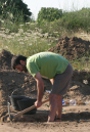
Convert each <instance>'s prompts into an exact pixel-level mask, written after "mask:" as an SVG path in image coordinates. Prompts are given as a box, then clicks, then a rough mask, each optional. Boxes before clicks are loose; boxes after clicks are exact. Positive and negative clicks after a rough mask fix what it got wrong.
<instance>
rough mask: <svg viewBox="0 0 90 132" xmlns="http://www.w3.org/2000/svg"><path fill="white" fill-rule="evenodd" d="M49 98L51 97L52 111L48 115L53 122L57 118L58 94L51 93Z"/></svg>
mask: <svg viewBox="0 0 90 132" xmlns="http://www.w3.org/2000/svg"><path fill="white" fill-rule="evenodd" d="M49 99H50V112H49V115H48V122H53V121H54V119H55V115H56V110H57V95H55V94H50V95H49Z"/></svg>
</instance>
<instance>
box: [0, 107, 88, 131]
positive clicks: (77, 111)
mask: <svg viewBox="0 0 90 132" xmlns="http://www.w3.org/2000/svg"><path fill="white" fill-rule="evenodd" d="M45 108H46V110H45ZM47 116H48V108H47V107H46V105H43V106H41V108H39V109H38V110H37V113H36V114H34V115H27V116H22V117H19V118H18V119H16V120H15V121H13V122H7V123H0V132H20V131H22V132H42V131H43V132H59V131H60V132H76V131H77V132H90V105H82V106H77V105H76V106H64V107H63V115H62V121H61V122H54V123H47Z"/></svg>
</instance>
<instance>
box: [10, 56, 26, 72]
mask: <svg viewBox="0 0 90 132" xmlns="http://www.w3.org/2000/svg"><path fill="white" fill-rule="evenodd" d="M26 59H27V57H25V56H23V55H18V56H13V57H12V59H11V67H12V68H13V69H15V67H16V65H18V64H20V60H23V61H26Z"/></svg>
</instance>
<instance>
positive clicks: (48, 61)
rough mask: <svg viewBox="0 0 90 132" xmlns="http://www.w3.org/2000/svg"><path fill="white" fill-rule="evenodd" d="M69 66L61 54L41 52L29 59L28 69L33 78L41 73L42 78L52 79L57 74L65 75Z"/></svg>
mask: <svg viewBox="0 0 90 132" xmlns="http://www.w3.org/2000/svg"><path fill="white" fill-rule="evenodd" d="M68 64H69V62H68V60H67V59H65V58H64V57H62V56H61V55H59V54H55V53H53V52H40V53H37V54H34V55H32V56H30V57H28V58H27V61H26V68H27V70H28V72H29V73H30V74H31V75H32V76H33V77H35V75H36V73H38V72H40V74H41V75H42V77H46V78H48V79H51V78H53V77H54V76H55V75H56V74H61V73H63V72H64V71H65V70H66V68H67V65H68Z"/></svg>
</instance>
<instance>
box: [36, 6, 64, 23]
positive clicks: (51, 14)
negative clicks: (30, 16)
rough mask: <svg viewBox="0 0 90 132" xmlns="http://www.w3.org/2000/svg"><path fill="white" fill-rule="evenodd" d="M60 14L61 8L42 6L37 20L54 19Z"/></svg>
mask: <svg viewBox="0 0 90 132" xmlns="http://www.w3.org/2000/svg"><path fill="white" fill-rule="evenodd" d="M61 16H62V10H61V9H57V8H45V7H42V8H41V10H40V11H39V13H38V18H37V21H38V22H42V21H43V20H46V21H49V22H50V21H54V20H56V19H59V18H60V17H61Z"/></svg>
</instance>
